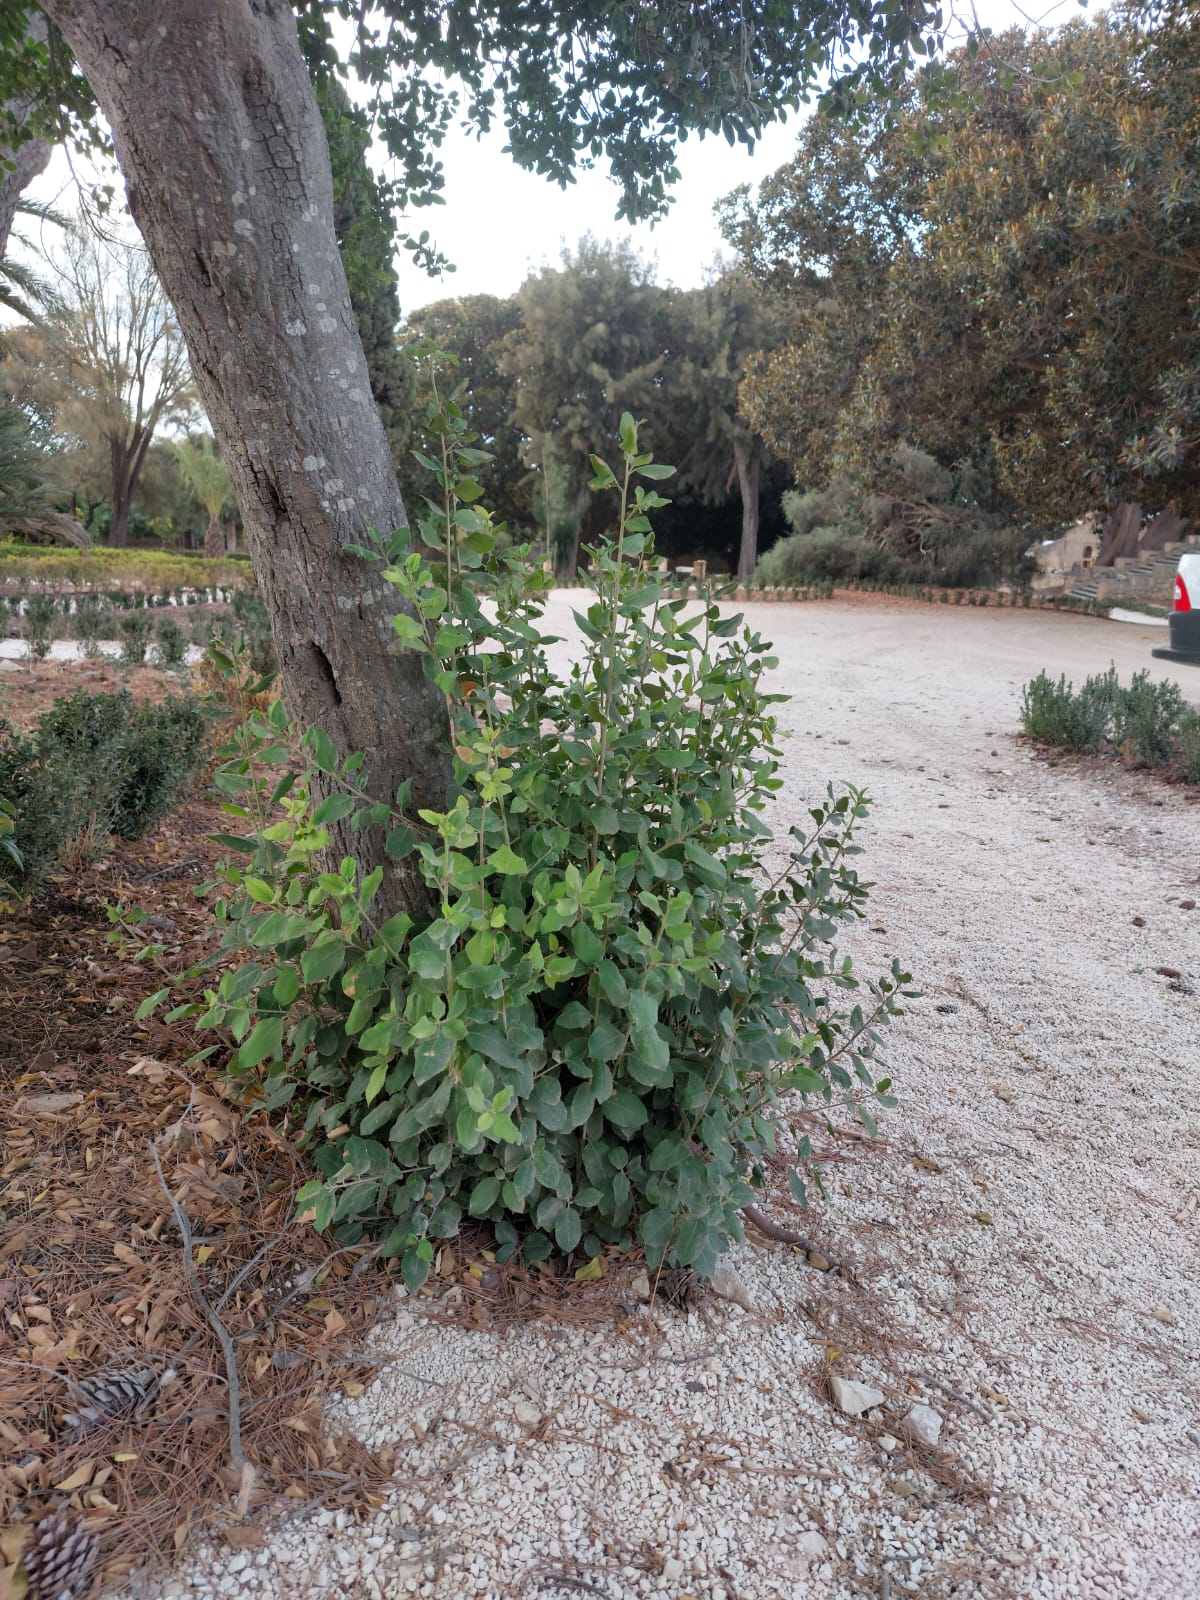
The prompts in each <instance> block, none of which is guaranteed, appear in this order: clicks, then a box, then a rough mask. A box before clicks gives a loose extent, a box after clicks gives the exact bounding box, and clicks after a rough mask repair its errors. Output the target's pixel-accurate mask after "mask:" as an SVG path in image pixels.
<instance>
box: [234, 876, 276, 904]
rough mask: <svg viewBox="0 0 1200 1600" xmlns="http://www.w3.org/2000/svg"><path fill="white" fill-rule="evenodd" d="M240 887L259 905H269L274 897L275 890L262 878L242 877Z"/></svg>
mask: <svg viewBox="0 0 1200 1600" xmlns="http://www.w3.org/2000/svg"><path fill="white" fill-rule="evenodd" d="M242 888H243V889H245V891H246V893H247V894H248V895H249V896H250V898H251V900H255V901H257V903H258V904H259V905H260V906H269V905H270V904H271V902H272V901H273V900H274V898H275V890H274V889H273V888H272V887H271V885H270V884H269V883H267V882H265V880H264V879H262V878H243V879H242Z"/></svg>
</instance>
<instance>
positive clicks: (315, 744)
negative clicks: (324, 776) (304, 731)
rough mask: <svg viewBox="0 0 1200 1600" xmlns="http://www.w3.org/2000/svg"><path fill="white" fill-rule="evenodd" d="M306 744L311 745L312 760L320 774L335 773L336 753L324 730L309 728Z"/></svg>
mask: <svg viewBox="0 0 1200 1600" xmlns="http://www.w3.org/2000/svg"><path fill="white" fill-rule="evenodd" d="M307 737H308V742H309V743H310V744H311V745H312V750H313V759H314V761H315V762H316V764H317V766H318V768H319V769H320V770H321V771H322V772H327V773H328V772H336V771H337V765H338V756H337V751H336V750H335V749H334V745H333V740H332V739H331V738H330V737H329V735H328V734H327V733H326V732H325V730H324V728H311V729H310V730H309V733H308V736H307Z"/></svg>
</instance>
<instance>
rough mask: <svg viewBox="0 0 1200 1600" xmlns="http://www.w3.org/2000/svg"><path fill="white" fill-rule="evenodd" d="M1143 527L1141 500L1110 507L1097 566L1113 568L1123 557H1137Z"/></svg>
mask: <svg viewBox="0 0 1200 1600" xmlns="http://www.w3.org/2000/svg"><path fill="white" fill-rule="evenodd" d="M1141 525H1142V506H1141V502H1140V501H1139V500H1120V501H1118V502H1117V504H1116V505H1113V506H1110V507H1109V508H1108V512H1107V513H1106V515H1105V518H1104V532H1103V534H1102V535H1101V539H1100V551H1099V554H1098V555H1097V556H1096V565H1097V566H1098V567H1111V566H1112V564H1113V562H1114V561H1117V560H1119V559H1120V558H1121V557H1122V556H1132V555H1136V554H1137V546H1138V529H1139V528H1140V527H1141Z"/></svg>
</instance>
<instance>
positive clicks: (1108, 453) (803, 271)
mask: <svg viewBox="0 0 1200 1600" xmlns="http://www.w3.org/2000/svg"><path fill="white" fill-rule="evenodd" d="M951 68H952V71H953V74H954V76H955V79H956V81H957V84H958V87H959V92H958V93H957V94H954V95H947V94H946V93H945V92H944V88H943V89H940V90H939V93H937V94H936V95H934V94H931V93H930V92H929V91H930V85H928V84H926V83H925V82H917V83H915V84H914V86H913V93H912V97H911V100H910V103H909V104H908V105H907V107H906V108H905V110H904V114H903V115H902V116H901V117H900V118H899V119H898V120H896V119H893V118H891V116H890V106H889V105H887V104H885V103H884V102H882V101H877V102H876V104H875V106H874V108H873V110H872V111H871V113H870V115H869V116H868V117H867V119H866V121H865V123H864V124H863V125H862V126H861V127H850V126H842V127H837V126H832V125H829V124H828V122H827V120H826V121H822V120H821V119H816V120H815V121H814V123H813V125H812V126H811V127H810V129H808V130H806V133H805V135H804V137H803V139H802V141H801V148H800V151H799V153H798V155H797V158H796V160H795V161H794V162H793V163H791V164H790V165H789V167H787V168H785V169H783V171H782V172H781V173H779V174H776V176H775V178H773V179H772V180H770V182H769V183H768V184H767V185H765V186H764V187H763V189H762V190H761V191H760V194H759V196H758V198H757V199H756V200H750V199H749V197H748V196H747V195H746V194H745V193H744V192H743V193H741V194H739V195H738V196H735V197H733V198H732V199H731V201H730V202H729V203H728V204H727V207H726V227H727V232H728V233H729V235H730V237H732V238H733V239H735V241H736V242H737V243H738V245H739V247H740V250H741V253H742V257H743V261H744V262H745V264H746V268H747V270H748V271H749V272H751V274H752V275H753V276H754V277H755V278H756V280H757V281H759V282H761V283H762V284H763V285H764V286H766V287H767V288H768V289H771V290H773V291H774V292H777V293H778V294H779V296H780V297H781V299H782V301H783V303H784V306H785V308H786V309H787V311H788V312H789V313H790V315H791V317H792V318H793V324H794V325H793V327H792V329H791V331H790V333H789V335H788V338H787V340H786V342H785V344H784V345H783V346H782V347H781V348H780V349H779V350H777V351H775V352H773V353H771V354H768V355H766V356H763V357H761V358H759V359H758V360H757V361H756V362H752V363H751V369H750V372H749V374H748V377H747V381H746V384H745V386H744V389H743V403H744V407H745V410H746V412H747V415H748V416H749V417H750V418H751V420H753V421H755V422H756V423H757V425H758V426H760V427H762V428H763V429H764V431H765V432H766V434H767V437H768V439H770V440H771V441H772V442H773V443H774V444H775V446H776V448H779V449H781V450H782V451H784V452H785V453H786V454H787V457H788V459H789V460H790V461H791V463H792V465H793V467H794V469H795V471H796V473H797V476H798V477H799V478H800V479H801V481H802V482H803V483H804V484H806V485H807V486H810V487H816V486H819V485H820V484H822V483H825V482H828V481H829V480H830V478H831V477H832V476H834V475H836V474H839V473H840V474H843V475H847V476H848V477H849V478H851V479H852V480H853V481H855V482H858V483H860V484H862V485H864V486H866V487H870V488H873V489H876V490H878V491H879V492H882V493H887V492H889V490H890V487H891V485H890V483H889V481H888V474H889V472H890V471H891V467H890V465H889V464H890V463H892V462H893V461H894V460H895V451H896V448H897V447H898V446H899V445H901V444H904V443H906V442H907V443H911V444H913V445H915V446H917V447H919V448H921V449H924V450H927V451H929V452H930V453H931V454H932V455H933V457H934V458H935V460H936V461H937V462H938V463H939V464H940V465H941V466H942V467H944V468H947V469H951V468H955V467H956V466H957V464H959V463H963V462H974V463H975V464H976V466H977V467H978V468H979V469H980V470H981V471H983V470H984V469H985V466H986V471H984V475H985V476H986V475H987V472H990V473H991V478H992V486H991V490H990V499H989V500H988V502H987V503H986V507H985V508H986V509H1002V508H1004V507H1006V506H1007V507H1008V508H1010V509H1011V511H1012V512H1013V514H1014V515H1015V516H1016V517H1017V518H1018V519H1022V520H1025V521H1028V522H1034V523H1038V524H1041V525H1043V526H1045V525H1047V524H1054V523H1056V522H1061V521H1065V520H1068V519H1069V518H1071V517H1073V516H1077V515H1078V514H1079V513H1080V511H1081V510H1083V509H1084V508H1086V507H1087V506H1088V505H1089V504H1091V505H1097V504H1099V505H1104V506H1106V507H1107V508H1108V520H1109V527H1110V534H1112V533H1113V532H1114V531H1115V530H1116V529H1117V528H1127V529H1128V528H1133V529H1136V525H1137V523H1138V522H1139V521H1140V513H1141V508H1142V506H1143V505H1146V506H1148V507H1149V508H1150V509H1153V510H1162V509H1165V508H1168V507H1171V506H1176V507H1178V508H1179V509H1180V510H1181V511H1182V512H1184V513H1185V514H1186V513H1188V512H1189V511H1190V512H1193V513H1194V511H1195V510H1196V509H1200V476H1198V474H1197V451H1196V447H1197V442H1198V441H1200V401H1198V399H1197V396H1198V395H1200V300H1198V298H1197V293H1198V287H1197V286H1198V283H1200V279H1198V276H1197V272H1198V268H1200V232H1198V229H1200V159H1198V157H1200V112H1198V109H1197V100H1196V96H1195V95H1194V93H1193V87H1194V84H1195V82H1196V79H1197V73H1198V70H1200V26H1198V22H1197V18H1196V16H1195V14H1194V12H1192V11H1191V10H1190V9H1189V8H1186V7H1182V6H1179V7H1175V6H1170V7H1166V8H1162V9H1158V10H1156V11H1154V12H1153V13H1152V14H1149V15H1146V14H1143V13H1142V12H1140V11H1125V12H1121V13H1117V14H1115V15H1113V16H1109V17H1102V18H1098V19H1096V20H1095V21H1094V22H1092V23H1090V24H1084V23H1076V24H1072V25H1071V26H1070V27H1068V28H1066V29H1064V30H1062V32H1061V33H1059V34H1057V35H1049V34H1045V33H1038V34H1034V35H1032V36H1030V37H1029V38H1026V37H1025V36H1024V35H1022V34H1020V33H1012V34H1008V35H1005V36H1003V37H1002V38H1000V39H997V40H994V41H991V42H990V43H989V44H988V45H987V47H986V48H984V49H981V50H979V51H978V52H977V53H976V52H973V51H969V50H968V51H964V52H962V53H961V54H959V55H958V56H957V57H955V58H954V60H953V61H952V63H951ZM988 464H990V465H988ZM976 481H977V483H979V482H982V478H981V477H980V473H979V472H977V473H976ZM1178 525H1179V523H1178V519H1177V518H1176V519H1174V521H1173V522H1172V524H1171V526H1172V527H1173V528H1177V527H1178ZM1159 531H1160V536H1161V535H1162V534H1163V533H1164V532H1165V531H1166V528H1165V526H1164V525H1160V530H1159ZM1106 548H1107V551H1108V553H1109V554H1112V553H1113V550H1114V539H1113V538H1112V537H1110V538H1109V539H1108V540H1106Z"/></svg>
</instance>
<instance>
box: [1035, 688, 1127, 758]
mask: <svg viewBox="0 0 1200 1600" xmlns="http://www.w3.org/2000/svg"><path fill="white" fill-rule="evenodd" d="M1108 724H1109V709H1108V706H1107V705H1106V704H1105V703H1104V700H1103V697H1102V696H1097V695H1089V694H1088V693H1087V692H1086V689H1085V690H1084V691H1083V692H1081V693H1079V694H1076V693H1075V690H1074V689H1073V687H1072V685H1071V684H1069V683H1068V682H1067V680H1066V678H1065V677H1060V678H1059V680H1058V682H1057V683H1055V681H1054V680H1053V678H1049V677H1047V676H1046V674H1045V673H1044V672H1039V673H1038V675H1037V677H1036V678H1034V679H1033V681H1032V682H1030V683H1027V684H1026V685H1025V690H1024V693H1023V694H1022V696H1021V726H1022V727H1023V728H1024V730H1025V732H1026V733H1027V734H1028V735H1029V737H1030V738H1031V739H1037V740H1039V741H1040V742H1041V743H1042V744H1052V745H1059V746H1062V747H1065V748H1066V749H1068V750H1091V749H1098V748H1099V746H1100V745H1101V744H1103V742H1104V740H1105V737H1106V736H1107V733H1108Z"/></svg>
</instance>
